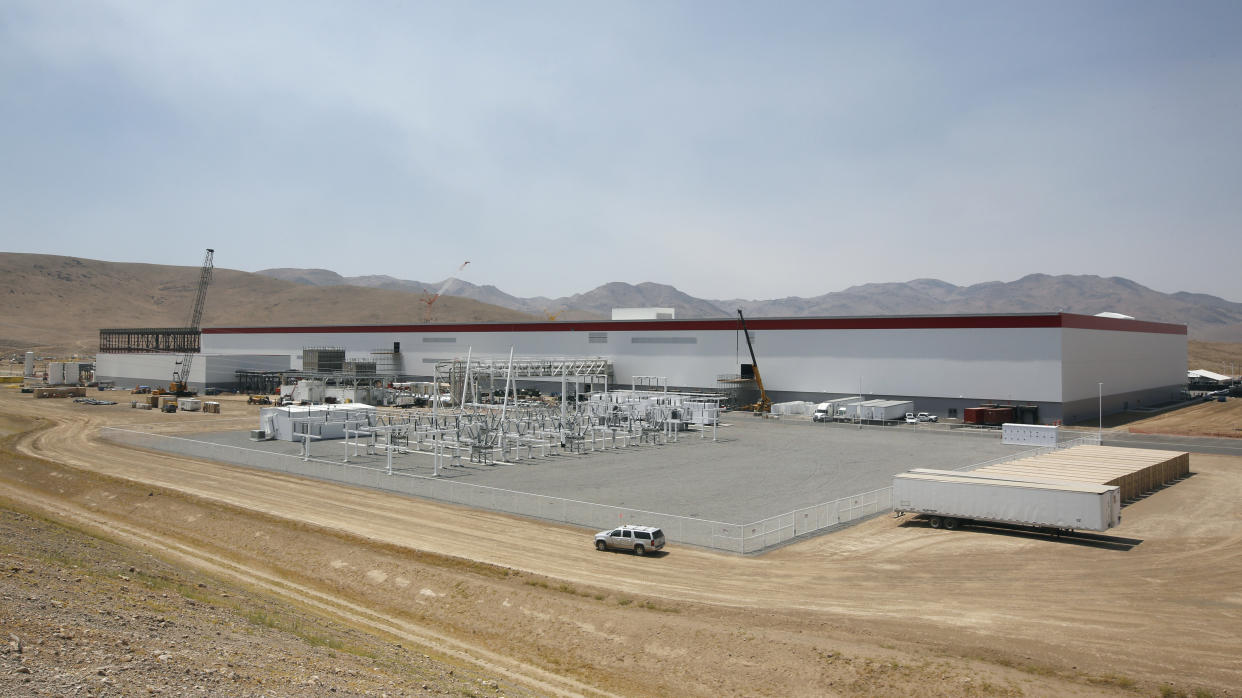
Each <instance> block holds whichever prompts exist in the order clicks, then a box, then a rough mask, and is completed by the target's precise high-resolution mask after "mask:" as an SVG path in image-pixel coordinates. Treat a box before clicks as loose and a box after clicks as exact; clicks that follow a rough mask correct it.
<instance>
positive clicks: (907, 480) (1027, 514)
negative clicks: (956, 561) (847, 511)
mask: <svg viewBox="0 0 1242 698" xmlns="http://www.w3.org/2000/svg"><path fill="white" fill-rule="evenodd" d="M893 511H894V512H895V513H897V514H904V513H913V514H919V515H922V516H924V517H925V518H927V520H928V522H929V523H930V524H931V525H932V526H933V527H935V528H939V527H940V526H942V525H943V526H945V527H946V528H956V527H957V525H958V524H959V523H968V522H971V521H986V522H996V523H1008V524H1017V525H1021V526H1033V527H1037V528H1051V529H1056V530H1074V529H1080V530H1087V531H1107V530H1108V529H1110V528H1112V527H1113V526H1116V525H1118V524H1120V523H1121V490H1120V488H1118V487H1115V486H1110V485H1095V484H1091V483H1085V482H1061V481H1055V480H1044V479H1040V478H1030V477H1016V478H1014V477H1004V476H995V475H984V474H979V473H962V472H958V471H951V470H921V471H918V472H915V471H911V472H906V473H901V474H899V475H896V476H894V477H893Z"/></svg>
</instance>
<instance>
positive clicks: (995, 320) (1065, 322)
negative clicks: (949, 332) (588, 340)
mask: <svg viewBox="0 0 1242 698" xmlns="http://www.w3.org/2000/svg"><path fill="white" fill-rule="evenodd" d="M746 324H747V326H748V328H749V329H751V330H922V329H1015V328H1016V329H1027V328H1057V327H1060V328H1071V329H1086V330H1106V331H1115V332H1142V333H1148V334H1180V335H1185V334H1187V329H1186V325H1174V324H1170V323H1163V322H1149V321H1145V320H1124V319H1119V318H1108V317H1098V316H1095V315H1079V314H1076V313H1008V314H975V315H882V316H839V317H755V318H747V319H746ZM734 329H738V321H737V320H736V319H734V318H701V319H686V320H588V321H574V322H547V321H534V322H466V323H437V324H414V325H290V326H273V327H205V328H203V330H202V332H203V334H303V333H305V334H346V333H397V332H400V333H431V332H437V333H439V332H607V331H609V330H616V331H627V330H630V331H641V332H653V331H655V332H668V331H710V330H717V331H719V330H734Z"/></svg>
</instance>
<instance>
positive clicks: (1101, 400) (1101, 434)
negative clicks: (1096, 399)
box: [1097, 382, 1104, 441]
mask: <svg viewBox="0 0 1242 698" xmlns="http://www.w3.org/2000/svg"><path fill="white" fill-rule="evenodd" d="M1097 436H1099V438H1100V440H1101V441H1103V439H1104V383H1103V382H1101V383H1100V430H1099V431H1098V432H1097Z"/></svg>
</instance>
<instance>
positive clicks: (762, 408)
mask: <svg viewBox="0 0 1242 698" xmlns="http://www.w3.org/2000/svg"><path fill="white" fill-rule="evenodd" d="M737 319H738V320H740V321H741V322H742V334H743V335H744V336H745V337H746V348H747V349H749V350H750V366H751V368H752V369H753V370H754V372H755V385H757V386H759V402H756V403H755V404H753V405H747V406H746V407H744V408H743V409H748V410H751V411H753V412H756V413H766V412H771V411H772V401H771V400H770V399H769V398H768V391H766V390H764V389H763V378H762V377H761V376H760V375H759V361H758V360H756V359H755V347H754V345H753V344H751V343H750V332H748V331H747V330H746V318H745V317H744V316H743V315H742V309H741V308H738V309H737Z"/></svg>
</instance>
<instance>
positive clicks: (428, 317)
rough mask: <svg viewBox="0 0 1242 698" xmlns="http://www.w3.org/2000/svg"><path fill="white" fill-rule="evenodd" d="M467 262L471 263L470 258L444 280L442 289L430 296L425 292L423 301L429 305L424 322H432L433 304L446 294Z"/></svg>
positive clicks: (424, 312)
mask: <svg viewBox="0 0 1242 698" xmlns="http://www.w3.org/2000/svg"><path fill="white" fill-rule="evenodd" d="M467 264H470V260H468V259H467V260H466V261H464V262H462V264H461V266H460V267H457V271H455V272H453V275H452V276H450V277H449V278H447V279H445V280H444V283H443V284H441V285H440V290H439V291H436V294H435V295H434V296H428V295H427V294H425V293H424V294H423V299H422V300H423V303H425V304H426V305H427V308H426V309H425V310H424V311H423V322H431V306H432V305H433V304H435V302H436V301H437V300H439V299H440V296H442V295H444V292H445V291H447V290H448V288H449V286H451V285H452V283H453V282H454V281H456V280H457V275H458V274H460V273H461V270H462V269H465V268H466V265H467Z"/></svg>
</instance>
